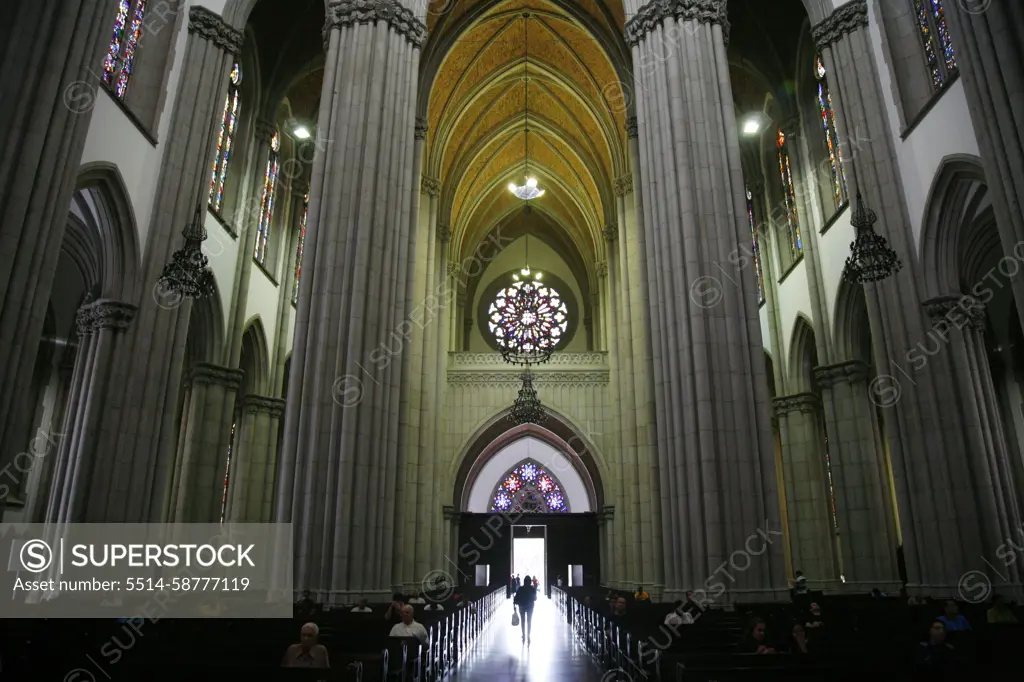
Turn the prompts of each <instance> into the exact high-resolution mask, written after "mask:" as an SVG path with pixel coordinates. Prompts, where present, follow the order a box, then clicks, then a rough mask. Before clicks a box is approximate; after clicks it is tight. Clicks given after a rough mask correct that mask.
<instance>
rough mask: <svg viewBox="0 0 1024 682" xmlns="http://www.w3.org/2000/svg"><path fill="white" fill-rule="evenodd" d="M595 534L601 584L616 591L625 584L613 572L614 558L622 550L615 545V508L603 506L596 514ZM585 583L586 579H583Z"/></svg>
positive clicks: (621, 552)
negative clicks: (597, 544)
mask: <svg viewBox="0 0 1024 682" xmlns="http://www.w3.org/2000/svg"><path fill="white" fill-rule="evenodd" d="M597 532H598V536H599V538H600V543H601V584H602V585H607V586H608V587H611V588H612V589H618V588H620V587H622V586H623V585H625V584H626V582H625V580H622V579H621V578H620V577H619V575H620V574H616V573H615V572H614V570H615V558H616V557H617V556H619V555H621V554H623V551H624V550H623V548H622V547H619V546H618V545H616V534H615V507H614V506H613V505H605V506H604V508H602V509H601V510H600V511H598V512H597ZM584 582H586V578H584Z"/></svg>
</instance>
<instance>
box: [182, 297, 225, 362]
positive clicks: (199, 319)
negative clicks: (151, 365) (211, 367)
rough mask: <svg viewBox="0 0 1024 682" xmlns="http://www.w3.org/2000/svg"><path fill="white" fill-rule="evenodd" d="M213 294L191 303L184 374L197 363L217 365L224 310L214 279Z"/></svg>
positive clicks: (221, 341) (221, 343) (219, 356)
mask: <svg viewBox="0 0 1024 682" xmlns="http://www.w3.org/2000/svg"><path fill="white" fill-rule="evenodd" d="M213 287H214V289H213V293H212V294H211V295H210V296H207V297H206V298H203V299H200V300H198V301H195V302H194V303H192V304H191V305H192V312H191V314H190V315H189V322H188V337H187V338H186V340H185V370H186V371H185V372H184V373H183V374H182V376H187V375H188V370H189V369H190V368H191V367H192V366H193V365H195V364H196V363H197V362H209V363H212V364H219V363H220V362H221V353H222V351H223V349H224V309H223V307H222V306H221V297H220V291H219V289H218V287H217V281H216V278H215V279H214V282H213Z"/></svg>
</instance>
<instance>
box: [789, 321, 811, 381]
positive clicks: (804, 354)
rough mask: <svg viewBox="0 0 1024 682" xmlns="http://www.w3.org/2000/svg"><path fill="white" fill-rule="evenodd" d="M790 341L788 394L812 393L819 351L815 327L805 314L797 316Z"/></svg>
mask: <svg viewBox="0 0 1024 682" xmlns="http://www.w3.org/2000/svg"><path fill="white" fill-rule="evenodd" d="M790 339H791V341H790V344H789V371H788V372H787V374H788V375H789V381H790V390H789V391H788V393H790V394H794V393H810V392H812V391H813V390H814V368H815V367H817V365H818V351H817V348H816V346H815V341H814V327H813V326H812V325H811V321H810V320H808V319H807V317H806V316H805V315H804V314H803V313H798V314H797V316H796V321H795V322H794V323H793V334H792V335H791V336H790Z"/></svg>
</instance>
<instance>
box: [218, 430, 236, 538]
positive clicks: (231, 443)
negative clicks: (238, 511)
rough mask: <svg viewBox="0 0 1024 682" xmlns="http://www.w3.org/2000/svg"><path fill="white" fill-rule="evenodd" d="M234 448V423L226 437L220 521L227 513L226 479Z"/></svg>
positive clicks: (229, 470) (229, 471) (228, 475)
mask: <svg viewBox="0 0 1024 682" xmlns="http://www.w3.org/2000/svg"><path fill="white" fill-rule="evenodd" d="M234 449H235V425H234V424H232V425H231V438H230V439H228V456H227V459H226V460H225V462H224V489H223V490H222V491H221V494H220V522H221V523H224V519H225V517H227V513H228V482H229V481H228V479H229V477H230V474H231V451H232V450H234Z"/></svg>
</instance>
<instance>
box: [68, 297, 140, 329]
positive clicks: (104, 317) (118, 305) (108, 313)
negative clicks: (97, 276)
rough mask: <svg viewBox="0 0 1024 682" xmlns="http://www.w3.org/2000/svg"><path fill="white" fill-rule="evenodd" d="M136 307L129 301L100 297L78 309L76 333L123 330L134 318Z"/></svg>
mask: <svg viewBox="0 0 1024 682" xmlns="http://www.w3.org/2000/svg"><path fill="white" fill-rule="evenodd" d="M136 311H138V308H137V307H136V306H134V305H132V304H130V303H122V302H121V301H113V300H110V299H104V298H101V299H99V300H98V301H92V302H91V303H86V304H85V305H83V306H82V307H81V308H79V309H78V313H77V314H76V316H75V325H76V326H77V327H78V335H79V336H86V335H88V334H93V333H95V332H98V331H100V330H101V329H113V330H115V331H117V330H121V331H123V330H125V329H127V328H128V326H129V325H130V324H131V322H132V320H133V319H134V318H135V313H136Z"/></svg>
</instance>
